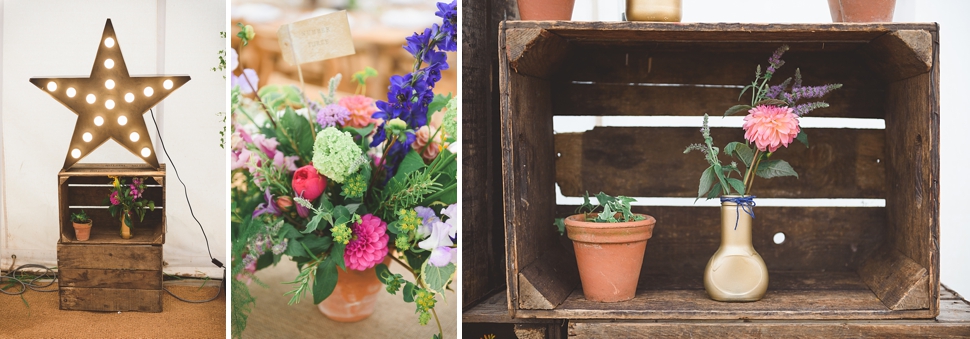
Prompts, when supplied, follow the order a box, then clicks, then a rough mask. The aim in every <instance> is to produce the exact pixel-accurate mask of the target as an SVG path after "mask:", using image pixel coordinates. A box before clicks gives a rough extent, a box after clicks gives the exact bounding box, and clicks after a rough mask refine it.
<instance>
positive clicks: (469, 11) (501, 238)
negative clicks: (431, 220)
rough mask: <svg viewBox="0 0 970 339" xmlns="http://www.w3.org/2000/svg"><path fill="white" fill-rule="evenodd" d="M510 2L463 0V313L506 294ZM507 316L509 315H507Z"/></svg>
mask: <svg viewBox="0 0 970 339" xmlns="http://www.w3.org/2000/svg"><path fill="white" fill-rule="evenodd" d="M508 6H509V3H508V1H505V0H474V1H472V0H462V1H461V10H462V20H461V25H462V29H461V35H462V46H461V55H462V58H463V60H464V62H463V63H462V65H461V67H462V86H461V89H462V93H461V101H462V103H461V111H462V114H461V123H462V134H461V147H462V149H461V157H462V173H463V175H464V176H465V178H474V179H473V180H462V182H461V185H462V191H463V192H466V193H464V194H463V195H462V197H461V199H462V200H461V203H462V207H461V208H462V213H461V214H462V223H461V224H462V226H461V227H462V230H461V231H462V238H463V239H476V240H475V241H466V242H463V243H462V247H461V248H462V263H461V267H462V269H461V281H462V288H461V293H462V307H463V308H465V307H469V306H471V305H473V304H474V303H476V302H477V301H478V300H481V299H482V298H484V297H486V296H487V295H488V294H489V293H491V292H492V291H496V290H498V289H501V288H503V286H505V284H506V278H505V264H506V262H505V248H506V247H505V227H504V224H503V220H504V219H503V217H502V180H501V179H502V178H501V171H502V166H501V165H502V161H501V159H502V158H501V149H500V148H499V147H497V145H499V144H500V142H501V134H500V126H501V125H500V120H499V114H500V111H499V86H498V68H499V67H498V54H499V49H498V25H499V22H500V21H501V20H503V18H504V16H505V12H506V10H505V8H508ZM506 315H507V312H506Z"/></svg>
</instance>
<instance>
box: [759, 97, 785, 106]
mask: <svg viewBox="0 0 970 339" xmlns="http://www.w3.org/2000/svg"><path fill="white" fill-rule="evenodd" d="M754 105H755V106H761V105H771V106H788V103H787V102H785V101H783V100H778V99H764V100H761V101H758V102H757V103H755V104H754Z"/></svg>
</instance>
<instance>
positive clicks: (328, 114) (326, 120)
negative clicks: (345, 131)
mask: <svg viewBox="0 0 970 339" xmlns="http://www.w3.org/2000/svg"><path fill="white" fill-rule="evenodd" d="M311 102H312V101H311ZM311 106H312V104H311ZM311 108H312V107H311ZM347 119H350V110H348V109H347V108H346V107H344V106H340V105H337V104H330V105H327V107H324V108H322V109H320V110H319V111H317V123H318V124H320V127H323V128H327V127H334V126H338V125H339V126H343V124H344V123H346V122H347Z"/></svg>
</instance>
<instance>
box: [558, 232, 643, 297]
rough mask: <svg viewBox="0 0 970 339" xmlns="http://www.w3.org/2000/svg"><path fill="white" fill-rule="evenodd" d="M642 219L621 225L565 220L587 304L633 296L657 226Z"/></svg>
mask: <svg viewBox="0 0 970 339" xmlns="http://www.w3.org/2000/svg"><path fill="white" fill-rule="evenodd" d="M591 215H593V216H595V213H593V214H591ZM643 216H644V217H645V219H644V220H640V221H633V222H620V223H599V222H587V221H585V219H584V217H585V216H584V215H583V214H576V215H572V216H570V217H568V218H566V220H565V223H566V234H567V235H568V236H569V239H572V241H573V248H574V249H575V250H576V264H577V265H578V266H579V278H580V280H581V281H582V283H583V295H584V296H585V297H586V299H587V300H590V301H600V302H616V301H624V300H630V299H633V297H634V296H635V295H636V292H637V280H638V279H639V278H640V266H641V265H642V264H643V252H644V250H646V248H647V239H650V237H651V236H653V227H654V225H655V224H656V223H657V220H656V219H654V218H653V217H651V216H649V215H643Z"/></svg>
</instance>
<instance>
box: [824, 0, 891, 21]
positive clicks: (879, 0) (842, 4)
mask: <svg viewBox="0 0 970 339" xmlns="http://www.w3.org/2000/svg"><path fill="white" fill-rule="evenodd" d="M895 9H896V0H829V12H830V13H832V22H892V21H893V11H895Z"/></svg>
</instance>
